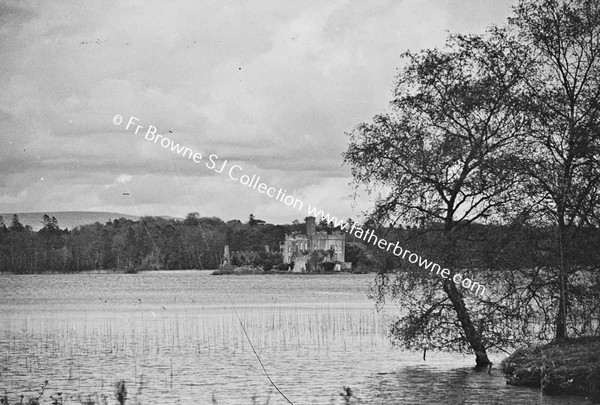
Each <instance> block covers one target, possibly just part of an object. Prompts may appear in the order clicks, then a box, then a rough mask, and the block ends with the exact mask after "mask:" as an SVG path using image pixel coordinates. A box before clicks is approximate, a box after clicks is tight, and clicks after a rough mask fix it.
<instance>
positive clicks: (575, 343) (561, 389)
mask: <svg viewBox="0 0 600 405" xmlns="http://www.w3.org/2000/svg"><path fill="white" fill-rule="evenodd" d="M502 371H503V372H504V373H505V376H506V382H507V384H510V385H515V386H522V387H534V388H540V389H541V390H542V392H543V393H544V394H549V395H581V396H585V397H587V398H588V399H590V400H592V401H595V402H600V338H598V337H586V338H578V339H566V340H562V341H555V342H552V343H549V344H546V345H541V346H535V347H529V348H523V349H519V350H517V351H516V352H514V353H513V354H512V355H511V356H510V357H508V358H507V359H505V360H504V361H503V362H502Z"/></svg>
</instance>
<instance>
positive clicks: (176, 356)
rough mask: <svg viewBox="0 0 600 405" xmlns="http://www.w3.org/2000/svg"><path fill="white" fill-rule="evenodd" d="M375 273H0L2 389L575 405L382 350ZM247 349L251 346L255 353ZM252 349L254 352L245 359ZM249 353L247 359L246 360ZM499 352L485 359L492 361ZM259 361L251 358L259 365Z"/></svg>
mask: <svg viewBox="0 0 600 405" xmlns="http://www.w3.org/2000/svg"><path fill="white" fill-rule="evenodd" d="M373 278H374V275H369V274H362V275H358V274H357V275H348V274H341V275H306V274H298V275H295V274H290V275H244V276H211V275H210V273H209V272H204V271H175V272H142V273H139V274H77V275H6V274H0V324H1V332H0V333H1V334H0V370H1V371H0V394H2V392H3V391H2V390H6V393H7V396H8V397H9V399H11V404H12V401H13V400H15V399H16V398H17V394H24V395H25V396H26V397H28V396H32V395H34V394H35V393H37V392H39V390H40V386H41V385H43V384H44V381H46V380H47V381H48V386H47V388H46V390H45V393H44V396H43V398H44V399H45V402H43V403H51V400H50V395H56V393H58V392H62V397H63V398H65V401H64V403H65V404H71V403H72V404H79V403H82V401H84V400H85V399H86V398H87V396H88V395H90V396H91V398H92V399H94V400H96V401H97V402H99V403H101V400H102V398H103V397H105V398H108V403H109V404H113V403H116V402H115V396H114V385H115V383H116V382H117V381H120V380H124V381H125V382H126V388H127V391H128V398H129V400H128V401H127V403H131V404H134V403H142V404H212V403H217V404H252V403H257V404H265V403H267V402H268V403H269V404H286V403H288V402H287V401H286V400H285V399H284V398H283V397H282V396H281V395H280V394H279V393H278V392H277V391H276V390H275V388H274V387H273V386H272V385H271V384H270V382H269V380H268V378H267V377H266V375H265V371H264V370H263V368H262V367H261V364H260V362H262V364H263V366H264V369H265V370H266V372H267V373H268V375H269V376H270V378H271V379H272V381H273V382H274V384H276V385H277V387H278V388H279V389H280V390H281V392H282V393H283V394H284V395H285V396H286V397H287V398H288V399H289V400H290V401H291V402H292V403H294V404H343V403H346V402H344V401H345V399H344V398H343V397H342V396H341V395H340V393H341V392H342V390H343V387H344V386H347V387H350V388H351V390H352V394H353V397H352V402H350V403H362V404H512V403H514V404H587V403H588V402H587V401H585V400H584V399H581V398H554V397H549V396H542V395H540V393H539V390H535V389H527V388H517V387H511V386H507V385H506V384H505V381H504V377H503V376H502V373H501V372H500V370H499V369H497V368H496V369H494V370H492V373H491V374H487V373H478V372H475V371H474V370H473V369H472V366H473V364H474V358H473V357H471V356H461V355H457V354H448V353H431V352H428V354H427V361H423V359H422V353H421V352H419V353H415V352H406V351H401V350H398V349H397V348H393V347H392V346H391V344H390V343H389V339H388V338H387V336H386V331H387V327H386V325H387V318H386V316H385V315H384V314H382V313H378V312H377V311H375V309H374V304H373V302H372V301H370V300H369V299H368V298H367V296H366V292H367V289H368V285H369V282H371V281H372V280H373ZM253 348H254V350H253ZM254 351H256V354H257V355H255V353H254ZM257 356H258V358H257ZM503 357H505V355H497V356H494V355H492V356H491V360H492V361H493V362H494V364H495V365H498V364H499V363H500V360H501V359H502V358H503ZM259 359H260V362H259Z"/></svg>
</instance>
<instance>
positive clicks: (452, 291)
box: [444, 279, 492, 368]
mask: <svg viewBox="0 0 600 405" xmlns="http://www.w3.org/2000/svg"><path fill="white" fill-rule="evenodd" d="M444 291H445V292H446V294H447V295H448V298H450V302H452V306H453V307H454V311H455V312H456V316H457V317H458V320H459V322H460V326H461V327H462V329H463V331H464V332H465V337H466V339H467V342H468V343H469V346H471V349H473V352H474V353H475V366H476V367H477V368H485V367H488V366H490V365H491V364H492V362H491V361H490V360H489V359H488V356H487V351H486V348H485V345H484V343H483V340H482V338H481V333H480V332H479V331H477V329H475V326H474V325H473V321H472V320H471V316H470V315H469V311H468V310H467V307H466V305H465V301H464V299H463V295H462V293H461V292H460V291H458V289H457V288H456V284H454V282H453V281H452V279H446V280H445V281H444Z"/></svg>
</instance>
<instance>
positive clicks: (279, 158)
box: [0, 0, 511, 222]
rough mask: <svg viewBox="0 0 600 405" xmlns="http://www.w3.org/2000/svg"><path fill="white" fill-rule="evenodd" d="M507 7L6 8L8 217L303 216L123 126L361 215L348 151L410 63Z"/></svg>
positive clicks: (0, 201) (2, 104) (495, 19)
mask: <svg viewBox="0 0 600 405" xmlns="http://www.w3.org/2000/svg"><path fill="white" fill-rule="evenodd" d="M510 3H511V1H495V0H485V1H481V2H477V4H470V3H469V5H468V7H465V6H464V4H465V3H464V2H458V1H457V0H444V1H437V0H426V1H423V0H418V1H417V0H404V1H381V2H376V3H373V2H360V1H355V0H348V1H331V2H322V3H315V2H312V1H277V2H270V1H253V2H250V3H248V2H233V1H221V0H214V1H201V2H199V1H196V0H184V1H181V2H178V3H177V4H173V5H165V3H164V2H162V1H158V0H155V1H154V0H153V1H141V0H127V1H114V0H113V1H108V2H92V3H87V2H86V3H73V2H66V1H55V2H43V3H38V2H35V3H34V2H4V3H2V4H0V52H1V53H2V56H3V69H2V71H1V72H0V91H1V92H2V94H3V96H4V97H3V98H2V99H0V141H1V142H2V148H0V168H1V170H2V174H3V175H2V176H0V211H3V212H9V211H23V210H29V211H44V210H55V211H56V210H86V209H88V210H106V211H115V212H123V213H129V214H134V215H140V214H150V215H160V214H165V215H172V216H179V217H182V216H184V215H185V213H187V212H191V211H199V212H200V213H201V214H203V215H218V216H222V217H223V218H234V217H238V218H246V217H247V215H248V214H249V213H250V212H252V213H254V214H255V215H257V217H259V218H263V219H266V220H269V221H275V222H289V221H290V220H291V219H293V218H296V217H298V218H301V215H299V213H296V212H290V211H289V207H286V206H285V205H283V204H281V203H280V202H277V201H273V200H272V199H269V198H265V197H264V196H263V195H260V194H258V193H257V192H256V191H254V190H245V189H243V187H240V186H239V184H235V183H233V182H231V181H230V179H227V178H226V177H223V176H219V175H216V174H215V173H214V172H211V171H210V170H208V169H206V167H204V166H203V165H202V164H200V165H199V164H195V163H193V162H191V161H190V160H189V159H185V158H182V157H180V156H177V155H176V154H175V153H172V152H170V151H168V150H166V149H164V148H162V147H160V146H159V145H156V144H152V143H150V142H148V141H146V140H144V138H143V135H134V134H132V133H131V132H128V131H125V130H124V126H120V127H117V126H115V125H114V124H113V123H112V118H113V116H114V115H115V114H121V115H122V116H123V117H129V116H135V117H137V118H138V119H139V120H140V123H141V125H144V126H145V128H147V126H148V125H154V126H156V127H157V128H158V131H159V133H161V134H168V136H169V137H170V138H171V139H173V140H174V141H175V142H178V143H180V144H182V145H185V146H187V147H190V148H192V149H193V150H195V151H199V152H201V153H202V155H203V156H208V155H210V154H211V153H216V154H218V155H219V158H220V159H223V160H225V159H227V160H228V161H229V162H231V163H236V164H239V165H240V166H242V167H244V170H247V171H248V172H252V173H256V174H257V175H260V176H261V177H263V178H264V179H267V180H268V181H270V182H272V183H274V184H280V185H281V186H282V187H285V188H286V189H288V190H293V192H294V193H296V194H297V195H298V196H300V197H301V198H306V199H307V200H311V201H314V203H315V204H323V205H326V206H327V209H328V210H331V211H332V213H333V212H334V211H335V212H339V215H340V216H344V217H348V216H353V215H359V214H360V211H361V210H362V209H363V207H365V208H366V206H367V205H368V201H367V200H364V199H362V200H359V201H357V202H356V207H353V205H352V204H353V203H352V199H351V197H350V196H349V192H350V191H351V188H350V187H348V183H349V181H350V180H351V174H350V169H349V168H348V167H346V166H343V165H342V157H341V153H342V152H343V151H344V150H345V149H346V148H347V142H348V138H347V136H346V133H347V132H350V131H352V129H353V128H354V127H355V126H356V125H358V124H359V123H360V122H363V121H366V120H369V119H370V118H371V117H372V116H373V115H374V114H376V113H378V112H380V111H382V110H383V109H385V108H386V107H387V105H388V102H389V100H390V98H391V90H392V84H393V81H394V75H395V69H396V68H397V67H398V66H399V64H400V63H401V61H400V59H399V55H400V54H401V53H402V52H403V51H405V50H407V49H408V48H411V49H420V48H424V47H431V46H440V45H441V44H443V41H444V39H445V37H446V35H447V34H446V32H445V30H448V29H449V30H452V31H458V30H466V31H481V30H482V29H483V28H484V27H485V26H487V25H489V24H491V23H502V22H503V21H504V20H505V18H506V16H507V15H508V12H509V5H510ZM169 131H170V132H169ZM42 179H43V180H42ZM125 189H128V190H130V196H129V198H127V196H124V195H123V192H125ZM323 209H325V208H323Z"/></svg>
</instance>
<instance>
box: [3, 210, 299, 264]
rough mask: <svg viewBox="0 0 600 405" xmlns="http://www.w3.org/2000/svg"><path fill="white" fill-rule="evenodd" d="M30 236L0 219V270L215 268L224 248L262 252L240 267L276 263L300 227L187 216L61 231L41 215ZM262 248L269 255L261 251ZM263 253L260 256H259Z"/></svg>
mask: <svg viewBox="0 0 600 405" xmlns="http://www.w3.org/2000/svg"><path fill="white" fill-rule="evenodd" d="M41 221H42V228H41V229H40V230H39V231H37V232H34V231H33V230H32V229H31V228H30V227H29V226H23V225H22V224H21V223H20V221H19V218H18V216H17V215H14V216H13V218H12V221H11V223H10V224H8V226H7V225H6V224H5V223H4V220H3V219H2V218H1V217H0V269H1V270H2V271H4V272H12V273H43V272H80V271H88V270H120V271H136V270H142V269H143V270H152V269H166V270H174V269H216V268H218V267H219V265H220V264H221V261H222V259H223V250H224V247H225V245H229V246H230V250H231V251H234V252H251V251H253V252H261V254H257V255H250V256H251V259H249V260H248V263H246V262H244V256H243V255H240V256H239V257H238V259H236V260H238V261H239V263H234V264H240V265H241V264H254V265H262V264H263V263H265V262H268V263H276V262H277V261H278V260H279V261H281V255H279V253H278V252H279V243H280V241H282V240H283V239H284V235H285V233H286V232H291V231H292V230H300V225H293V224H292V225H272V224H265V223H264V221H261V220H257V219H254V217H253V216H252V217H251V218H250V221H248V222H247V223H242V222H241V221H239V220H233V221H228V222H224V221H223V220H221V219H219V218H215V217H200V216H199V214H198V213H190V214H188V215H187V216H186V218H185V219H184V220H176V219H165V218H161V217H142V218H140V220H139V221H132V220H129V219H125V218H121V219H115V220H113V221H109V222H107V223H105V224H100V223H98V222H96V223H94V224H89V225H82V226H78V227H76V228H74V229H72V230H68V229H61V228H60V227H59V224H58V221H57V220H56V218H54V217H52V218H50V217H49V216H48V215H44V216H43V218H41ZM266 246H268V247H269V252H266ZM262 252H264V254H263V253H262Z"/></svg>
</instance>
